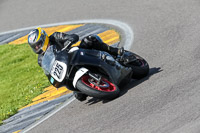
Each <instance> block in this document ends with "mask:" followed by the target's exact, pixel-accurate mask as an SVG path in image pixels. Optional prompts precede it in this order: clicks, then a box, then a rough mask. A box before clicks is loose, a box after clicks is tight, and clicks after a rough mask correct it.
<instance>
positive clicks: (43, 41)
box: [28, 27, 124, 66]
mask: <svg viewBox="0 0 200 133" xmlns="http://www.w3.org/2000/svg"><path fill="white" fill-rule="evenodd" d="M78 40H79V36H78V35H76V34H66V33H62V32H54V33H53V34H52V35H51V36H49V37H48V35H47V34H46V32H45V31H44V30H43V29H42V28H40V27H38V28H36V29H34V30H32V31H31V32H30V33H29V35H28V43H29V45H30V47H31V48H32V50H33V51H34V52H35V53H36V54H38V64H39V65H40V66H41V63H42V57H43V56H44V53H45V51H46V50H47V48H48V46H50V45H56V46H57V49H58V50H61V49H62V48H63V47H64V44H65V42H66V41H68V42H71V44H74V43H76V42H77V41H78ZM79 47H80V48H85V49H96V50H101V51H106V52H108V53H110V54H111V55H115V56H117V55H122V54H123V51H124V49H123V47H122V48H114V47H111V46H109V45H107V44H105V43H104V42H103V41H102V40H101V39H100V37H99V36H97V35H89V36H86V37H84V38H83V39H82V40H81V43H80V45H79Z"/></svg>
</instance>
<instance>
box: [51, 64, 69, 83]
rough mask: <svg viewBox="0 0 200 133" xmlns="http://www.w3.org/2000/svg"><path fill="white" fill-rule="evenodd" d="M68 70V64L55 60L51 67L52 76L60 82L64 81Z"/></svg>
mask: <svg viewBox="0 0 200 133" xmlns="http://www.w3.org/2000/svg"><path fill="white" fill-rule="evenodd" d="M66 72H67V65H66V64H65V63H63V62H60V61H57V60H56V61H55V62H54V64H53V67H52V69H51V73H50V74H51V76H52V77H53V78H54V79H55V80H56V81H58V82H62V81H63V79H64V78H65V75H66Z"/></svg>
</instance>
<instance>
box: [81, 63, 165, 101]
mask: <svg viewBox="0 0 200 133" xmlns="http://www.w3.org/2000/svg"><path fill="white" fill-rule="evenodd" d="M162 71H163V70H162V69H161V68H160V67H154V68H150V69H149V75H148V76H146V77H144V78H142V79H140V80H135V79H133V80H131V81H130V82H129V84H127V85H126V86H124V87H122V88H120V90H121V91H120V95H119V97H121V96H123V95H124V94H126V93H127V92H128V90H130V89H132V88H133V87H136V86H137V85H139V84H141V83H142V82H144V81H146V80H148V79H149V78H150V77H151V76H153V75H154V74H157V73H159V72H162ZM119 97H117V98H119ZM117 98H116V99H117ZM113 100H115V99H113ZM113 100H102V99H97V98H91V99H89V100H87V102H86V103H85V104H88V105H93V104H96V103H98V102H102V103H108V102H111V101H113Z"/></svg>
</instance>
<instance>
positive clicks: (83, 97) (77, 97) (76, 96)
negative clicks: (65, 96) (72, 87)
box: [74, 92, 87, 102]
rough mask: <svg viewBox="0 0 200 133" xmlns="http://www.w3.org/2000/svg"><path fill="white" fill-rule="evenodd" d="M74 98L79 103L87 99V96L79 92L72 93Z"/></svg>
mask: <svg viewBox="0 0 200 133" xmlns="http://www.w3.org/2000/svg"><path fill="white" fill-rule="evenodd" d="M74 96H75V98H76V99H77V100H79V101H81V102H82V101H85V100H86V99H87V95H85V94H83V93H81V92H74Z"/></svg>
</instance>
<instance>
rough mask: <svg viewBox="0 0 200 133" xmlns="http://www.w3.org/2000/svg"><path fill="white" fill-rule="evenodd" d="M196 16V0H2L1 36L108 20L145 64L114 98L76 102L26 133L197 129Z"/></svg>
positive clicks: (187, 132)
mask: <svg viewBox="0 0 200 133" xmlns="http://www.w3.org/2000/svg"><path fill="white" fill-rule="evenodd" d="M199 12H200V2H199V1H198V0H190V1H188V0H162V1H160V0H149V1H145V0H118V1H116V0H96V1H94V0H79V1H75V0H74V1H69V0H59V1H54V0H51V1H50V0H43V1H40V0H35V1H26V0H17V1H13V0H1V1H0V19H1V21H0V32H4V31H8V30H14V29H18V28H25V27H29V26H34V25H41V24H49V23H57V22H66V21H73V20H86V19H98V18H99V19H114V20H118V21H122V22H124V23H127V24H128V25H129V26H130V27H131V28H132V30H133V31H134V35H135V36H134V42H133V44H132V46H131V49H130V50H131V51H133V52H135V53H137V54H139V55H141V56H142V57H144V58H145V59H146V60H147V61H148V62H149V65H150V74H149V76H148V77H146V78H144V79H142V80H138V81H133V82H131V83H130V84H128V85H125V86H124V88H123V90H122V92H121V96H120V97H119V98H117V99H115V100H113V101H99V100H96V99H88V100H87V101H85V102H79V101H77V100H75V101H73V102H72V103H71V104H69V105H68V106H67V107H65V108H63V109H62V110H61V111H59V112H57V113H56V114H55V115H53V116H52V117H50V118H49V119H47V120H46V121H44V122H43V123H41V124H40V125H39V126H37V127H35V128H33V129H32V130H30V131H29V132H31V133H36V132H52V133H54V132H70V133H72V132H77V133H80V132H81V133H83V132H87V133H88V132H89V133H96V132H103V133H111V132H116V133H118V132H119V133H121V132H124V133H129V132H130V133H132V132H134V133H192V132H194V133H198V132H200V74H199V72H200V67H199V65H200V44H199V43H200V37H199V36H200V34H199V33H200V31H199V29H200V24H199V22H200V16H199ZM121 45H123V44H121Z"/></svg>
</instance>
